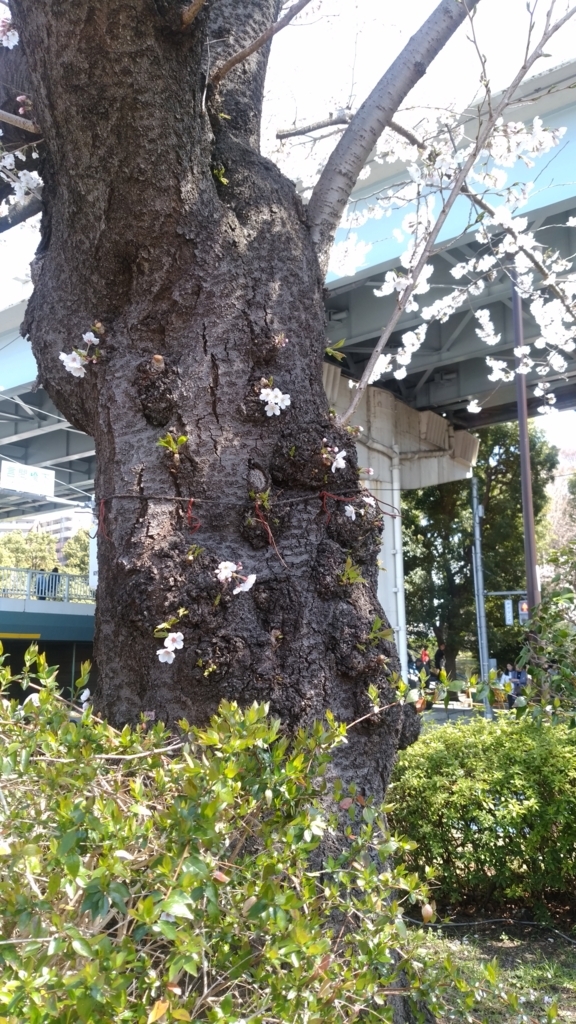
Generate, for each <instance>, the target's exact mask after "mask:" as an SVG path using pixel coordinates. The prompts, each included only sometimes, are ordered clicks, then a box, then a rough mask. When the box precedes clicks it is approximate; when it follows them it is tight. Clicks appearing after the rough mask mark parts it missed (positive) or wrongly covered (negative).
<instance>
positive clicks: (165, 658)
mask: <svg viewBox="0 0 576 1024" xmlns="http://www.w3.org/2000/svg"><path fill="white" fill-rule="evenodd" d="M156 654H157V655H158V661H161V662H165V663H166V664H167V665H171V664H172V662H173V661H174V658H175V657H176V655H175V654H174V651H169V650H168V648H167V647H161V648H160V650H159V651H156Z"/></svg>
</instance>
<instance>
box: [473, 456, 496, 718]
mask: <svg viewBox="0 0 576 1024" xmlns="http://www.w3.org/2000/svg"><path fill="white" fill-rule="evenodd" d="M483 515H484V509H483V508H482V506H481V505H480V504H479V502H478V477H475V476H473V477H472V518H473V523H474V544H473V547H472V569H473V572H474V595H475V598H476V625H477V629H478V652H479V655H480V678H481V679H482V682H483V683H487V682H488V679H489V677H490V665H489V659H490V654H489V650H488V627H487V625H486V605H485V602H484V566H483V562H482V531H481V529H480V519H481V517H482V516H483ZM493 717H494V715H493V712H492V707H491V705H490V701H489V700H488V698H487V697H484V718H493Z"/></svg>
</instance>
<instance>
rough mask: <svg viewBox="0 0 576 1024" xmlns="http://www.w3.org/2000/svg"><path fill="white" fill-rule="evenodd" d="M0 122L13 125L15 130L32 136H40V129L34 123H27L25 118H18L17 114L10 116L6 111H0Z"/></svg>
mask: <svg viewBox="0 0 576 1024" xmlns="http://www.w3.org/2000/svg"><path fill="white" fill-rule="evenodd" d="M0 121H4V122H5V123H6V124H13V125H14V127H15V128H21V129H22V131H24V132H32V133H33V134H34V135H41V134H42V132H41V129H40V128H39V127H38V125H37V124H34V121H29V120H28V119H27V118H26V117H18V114H10V113H8V111H7V110H0Z"/></svg>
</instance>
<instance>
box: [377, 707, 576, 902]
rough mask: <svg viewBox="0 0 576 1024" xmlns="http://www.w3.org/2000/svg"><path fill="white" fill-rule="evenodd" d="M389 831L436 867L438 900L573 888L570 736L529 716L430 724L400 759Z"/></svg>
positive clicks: (535, 895) (542, 894) (574, 739)
mask: <svg viewBox="0 0 576 1024" xmlns="http://www.w3.org/2000/svg"><path fill="white" fill-rule="evenodd" d="M389 798H390V800H391V802H392V804H393V806H394V809H393V811H392V813H391V815H390V822H391V825H392V827H393V828H394V829H395V830H396V831H397V832H398V833H400V834H403V835H406V836H408V837H409V838H410V839H411V840H414V842H415V843H417V849H415V850H414V851H412V852H410V851H408V852H407V854H406V860H407V863H408V864H409V865H410V866H411V867H412V868H413V869H415V870H417V871H418V873H419V874H420V876H421V877H424V875H425V870H424V865H428V866H433V867H434V868H435V870H436V874H437V881H438V883H439V887H440V888H439V890H438V892H439V898H441V899H442V901H443V905H446V904H447V903H448V904H461V903H470V902H473V903H475V904H477V905H480V906H485V905H486V904H488V903H490V904H495V903H505V902H507V901H514V902H531V903H535V904H538V903H539V902H542V901H545V900H546V898H547V897H549V896H551V895H552V894H554V893H565V892H568V893H573V891H574V883H575V881H576V732H575V731H570V730H569V729H567V728H566V727H565V726H563V725H556V726H551V725H546V724H538V723H535V722H533V721H531V720H530V719H529V718H528V716H526V717H525V718H521V719H520V720H516V718H515V717H514V716H513V715H508V714H506V715H503V716H499V717H498V720H497V721H496V722H487V721H485V720H484V719H482V718H476V719H475V720H474V721H472V722H471V723H469V724H466V723H463V724H460V725H444V726H440V727H437V728H433V729H430V731H428V732H426V733H425V734H424V735H423V736H422V737H421V739H420V740H419V741H418V742H417V743H416V744H415V745H414V746H412V747H409V748H408V749H407V750H405V751H403V752H402V754H401V755H400V757H399V760H398V763H397V765H396V768H395V772H394V776H393V784H392V787H391V789H390V790H389Z"/></svg>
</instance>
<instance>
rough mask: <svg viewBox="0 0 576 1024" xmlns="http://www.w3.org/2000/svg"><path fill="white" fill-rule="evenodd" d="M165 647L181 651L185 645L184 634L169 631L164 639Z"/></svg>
mask: <svg viewBox="0 0 576 1024" xmlns="http://www.w3.org/2000/svg"><path fill="white" fill-rule="evenodd" d="M164 647H166V648H167V650H169V651H181V650H182V648H183V647H184V634H183V633H169V634H168V636H167V637H166V639H165V641H164Z"/></svg>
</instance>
